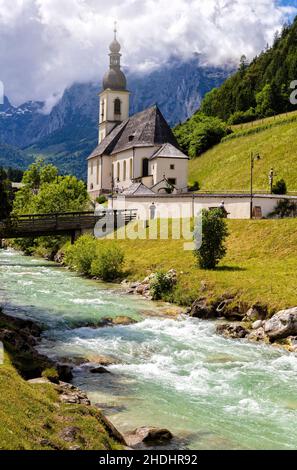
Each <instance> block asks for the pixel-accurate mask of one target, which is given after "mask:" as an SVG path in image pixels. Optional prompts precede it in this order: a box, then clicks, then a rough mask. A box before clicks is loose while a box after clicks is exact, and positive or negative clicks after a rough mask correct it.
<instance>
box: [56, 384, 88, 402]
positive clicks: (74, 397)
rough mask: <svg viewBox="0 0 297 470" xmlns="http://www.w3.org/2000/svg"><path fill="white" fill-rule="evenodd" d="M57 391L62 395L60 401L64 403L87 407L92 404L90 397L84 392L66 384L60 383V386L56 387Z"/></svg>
mask: <svg viewBox="0 0 297 470" xmlns="http://www.w3.org/2000/svg"><path fill="white" fill-rule="evenodd" d="M55 389H56V390H57V391H58V393H59V394H60V400H61V402H62V403H66V404H69V405H70V404H71V405H72V404H76V405H87V406H89V405H90V404H91V402H90V400H89V398H88V396H87V395H86V394H85V393H84V392H82V390H79V389H78V388H76V387H74V385H71V384H68V383H66V382H59V385H55Z"/></svg>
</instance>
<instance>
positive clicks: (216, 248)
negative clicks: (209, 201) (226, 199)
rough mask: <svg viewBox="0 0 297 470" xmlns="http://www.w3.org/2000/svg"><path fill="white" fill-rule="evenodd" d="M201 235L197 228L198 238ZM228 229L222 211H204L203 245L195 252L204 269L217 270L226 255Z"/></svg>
mask: <svg viewBox="0 0 297 470" xmlns="http://www.w3.org/2000/svg"><path fill="white" fill-rule="evenodd" d="M199 235H201V234H200V231H199V228H198V227H197V228H196V238H198V236H199ZM227 236H228V229H227V224H226V221H225V219H224V218H223V216H222V211H221V210H220V209H215V210H211V211H207V210H206V209H205V210H203V211H202V244H201V247H200V248H199V249H198V250H195V252H194V253H195V256H196V257H197V260H198V264H199V266H200V268H202V269H215V267H216V266H217V265H218V263H219V261H220V260H221V259H222V258H223V257H224V256H225V255H226V251H227V250H226V247H225V245H224V242H225V240H226V238H227Z"/></svg>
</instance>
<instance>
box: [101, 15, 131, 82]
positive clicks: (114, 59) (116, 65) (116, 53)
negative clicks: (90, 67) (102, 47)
mask: <svg viewBox="0 0 297 470" xmlns="http://www.w3.org/2000/svg"><path fill="white" fill-rule="evenodd" d="M113 32H114V39H113V41H112V43H111V44H110V46H109V50H110V53H109V59H110V63H109V71H108V72H107V73H106V74H105V76H104V79H103V89H104V90H107V89H108V88H109V89H111V90H115V91H119V90H126V87H127V82H126V77H125V75H124V73H123V72H122V71H121V54H120V50H121V45H120V43H119V41H118V40H117V22H116V21H115V23H114V31H113Z"/></svg>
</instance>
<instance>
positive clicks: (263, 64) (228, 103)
mask: <svg viewBox="0 0 297 470" xmlns="http://www.w3.org/2000/svg"><path fill="white" fill-rule="evenodd" d="M294 80H297V18H296V19H295V21H294V22H293V24H292V25H290V26H288V25H286V26H284V28H283V30H282V32H281V33H276V35H275V39H274V44H273V46H272V47H271V48H268V47H267V48H266V50H265V51H263V52H262V53H261V54H260V55H259V56H258V57H256V58H255V59H254V60H253V61H252V62H251V64H248V63H247V61H246V58H245V57H242V59H241V62H240V66H239V69H238V71H237V72H236V73H235V74H234V75H233V76H231V77H230V78H229V79H227V80H226V82H225V83H224V84H223V85H222V86H221V87H220V88H216V89H213V90H212V91H210V92H209V93H208V94H207V95H206V96H205V98H204V100H203V103H202V107H201V111H202V112H203V113H205V114H207V115H209V116H216V117H219V118H221V119H223V120H224V121H227V120H229V123H230V124H238V123H241V122H248V121H252V120H254V119H257V118H259V117H260V118H262V117H267V116H272V115H274V114H279V113H283V112H287V111H292V110H294V109H296V105H295V106H294V105H293V104H291V102H290V95H291V93H292V92H293V89H292V88H291V87H290V85H291V83H292V82H293V81H294Z"/></svg>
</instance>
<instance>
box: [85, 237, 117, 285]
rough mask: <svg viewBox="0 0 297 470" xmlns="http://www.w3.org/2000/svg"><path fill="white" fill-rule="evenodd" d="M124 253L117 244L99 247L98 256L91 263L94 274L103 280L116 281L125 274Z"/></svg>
mask: <svg viewBox="0 0 297 470" xmlns="http://www.w3.org/2000/svg"><path fill="white" fill-rule="evenodd" d="M123 265H124V253H123V251H122V250H121V249H120V248H118V247H117V246H116V245H115V244H114V245H112V246H104V245H103V244H100V245H99V246H98V247H97V251H96V256H95V257H94V259H93V261H92V264H91V274H92V276H96V277H99V278H100V279H102V280H103V281H114V280H115V279H118V278H119V277H121V276H122V274H123Z"/></svg>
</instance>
